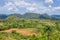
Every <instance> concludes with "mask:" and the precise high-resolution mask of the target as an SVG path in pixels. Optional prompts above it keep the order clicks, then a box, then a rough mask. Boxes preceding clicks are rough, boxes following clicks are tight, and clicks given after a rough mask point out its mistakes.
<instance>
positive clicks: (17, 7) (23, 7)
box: [0, 0, 60, 15]
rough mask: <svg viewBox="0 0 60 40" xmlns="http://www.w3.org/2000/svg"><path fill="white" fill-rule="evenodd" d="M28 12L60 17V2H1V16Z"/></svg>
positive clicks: (6, 0)
mask: <svg viewBox="0 0 60 40" xmlns="http://www.w3.org/2000/svg"><path fill="white" fill-rule="evenodd" d="M26 12H32V13H38V14H43V13H47V14H49V15H52V14H58V15H60V0H0V14H12V13H19V14H24V13H26Z"/></svg>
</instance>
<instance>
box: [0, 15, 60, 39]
mask: <svg viewBox="0 0 60 40" xmlns="http://www.w3.org/2000/svg"><path fill="white" fill-rule="evenodd" d="M33 17H35V16H33ZM2 23H3V24H2ZM0 24H2V25H0V40H60V20H50V19H49V18H48V19H35V18H34V19H28V18H26V19H25V18H20V17H18V16H16V15H12V16H9V17H7V18H6V19H1V20H0ZM13 28H15V29H13ZM27 28H28V29H29V32H30V34H29V33H28V32H27V31H28V30H27V31H24V30H25V29H27ZM12 29H13V30H12ZM22 29H24V30H23V31H22ZM10 30H12V31H10ZM17 30H18V31H17ZM21 32H24V33H25V32H27V33H25V34H27V35H24V34H23V33H21Z"/></svg>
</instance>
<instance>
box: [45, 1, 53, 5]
mask: <svg viewBox="0 0 60 40" xmlns="http://www.w3.org/2000/svg"><path fill="white" fill-rule="evenodd" d="M45 2H46V3H50V4H52V3H53V0H45Z"/></svg>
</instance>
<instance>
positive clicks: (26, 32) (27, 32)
mask: <svg viewBox="0 0 60 40" xmlns="http://www.w3.org/2000/svg"><path fill="white" fill-rule="evenodd" d="M12 30H16V32H17V33H20V34H22V35H27V36H32V35H35V34H36V33H35V32H34V31H33V30H32V29H16V28H12V29H8V30H4V31H0V32H11V31H12Z"/></svg>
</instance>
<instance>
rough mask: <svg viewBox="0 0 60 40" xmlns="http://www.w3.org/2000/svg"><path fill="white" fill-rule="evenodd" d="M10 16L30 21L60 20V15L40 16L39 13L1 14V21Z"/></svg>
mask: <svg viewBox="0 0 60 40" xmlns="http://www.w3.org/2000/svg"><path fill="white" fill-rule="evenodd" d="M9 16H17V17H19V18H29V19H60V15H48V14H38V13H25V14H23V15H21V14H17V13H15V14H10V15H6V14H0V19H5V18H7V17H9Z"/></svg>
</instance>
